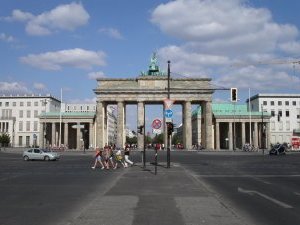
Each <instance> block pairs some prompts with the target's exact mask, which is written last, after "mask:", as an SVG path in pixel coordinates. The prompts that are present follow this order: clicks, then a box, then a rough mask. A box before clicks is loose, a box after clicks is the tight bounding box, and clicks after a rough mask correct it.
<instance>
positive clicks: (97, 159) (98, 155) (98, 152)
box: [92, 147, 104, 170]
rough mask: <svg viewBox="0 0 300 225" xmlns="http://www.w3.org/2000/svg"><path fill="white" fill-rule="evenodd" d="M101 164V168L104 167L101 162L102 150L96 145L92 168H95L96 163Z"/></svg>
mask: <svg viewBox="0 0 300 225" xmlns="http://www.w3.org/2000/svg"><path fill="white" fill-rule="evenodd" d="M98 163H99V164H100V165H101V169H102V170H103V169H104V165H103V163H102V150H101V149H100V148H99V147H96V154H95V163H94V166H92V169H93V170H94V169H96V166H97V164H98Z"/></svg>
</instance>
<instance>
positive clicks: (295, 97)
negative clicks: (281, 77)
mask: <svg viewBox="0 0 300 225" xmlns="http://www.w3.org/2000/svg"><path fill="white" fill-rule="evenodd" d="M247 102H249V99H247ZM250 105H251V108H252V110H254V111H259V112H261V113H265V112H267V113H269V114H271V118H270V143H272V144H276V143H283V142H286V143H290V144H291V139H292V137H293V136H300V94H275V93H273V94H257V95H254V96H252V97H251V98H250Z"/></svg>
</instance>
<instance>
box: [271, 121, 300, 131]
mask: <svg viewBox="0 0 300 225" xmlns="http://www.w3.org/2000/svg"><path fill="white" fill-rule="evenodd" d="M296 127H297V128H298V129H300V122H298V123H297V126H296ZM271 130H272V131H274V130H276V127H275V121H271ZM278 130H280V131H282V130H283V121H280V122H279V123H278ZM285 130H286V131H290V130H291V122H290V121H285Z"/></svg>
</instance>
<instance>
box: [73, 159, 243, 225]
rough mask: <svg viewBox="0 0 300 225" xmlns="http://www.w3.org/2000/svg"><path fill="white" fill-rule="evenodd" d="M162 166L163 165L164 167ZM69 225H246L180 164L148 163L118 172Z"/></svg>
mask: <svg viewBox="0 0 300 225" xmlns="http://www.w3.org/2000/svg"><path fill="white" fill-rule="evenodd" d="M164 165H165V164H164ZM100 193H101V191H100V190H99V195H98V194H97V197H96V198H95V199H94V201H93V202H92V203H91V204H90V205H89V206H88V207H87V208H85V210H83V211H82V212H81V214H80V215H79V216H78V217H77V218H75V219H74V220H73V221H72V222H70V223H69V224H72V225H82V224H85V225H94V224H101V225H111V224H114V225H144V224H145V225H146V224H147V225H152V224H153V225H158V224H159V225H171V224H172V225H199V224H207V225H221V224H222V225H238V224H243V225H245V224H247V223H246V222H245V220H242V219H240V218H238V216H237V215H235V214H234V213H233V211H232V210H231V209H229V208H228V207H225V205H224V203H222V202H220V200H218V199H217V198H216V197H215V196H214V194H213V193H211V192H210V191H208V190H207V189H206V187H205V185H203V183H202V182H201V181H199V180H197V178H195V177H194V176H192V175H191V174H190V172H189V171H187V170H185V169H184V168H182V167H181V165H179V164H172V165H171V168H170V169H167V168H165V167H164V166H158V173H157V175H155V174H154V166H153V165H150V164H148V165H147V168H146V169H145V170H143V169H142V167H141V165H136V166H134V167H130V168H128V169H126V170H120V174H119V176H118V178H116V181H115V182H114V184H112V186H111V187H109V188H108V190H106V191H105V192H104V193H103V192H102V193H101V194H100Z"/></svg>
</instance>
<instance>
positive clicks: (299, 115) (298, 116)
mask: <svg viewBox="0 0 300 225" xmlns="http://www.w3.org/2000/svg"><path fill="white" fill-rule="evenodd" d="M297 119H300V109H297Z"/></svg>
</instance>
